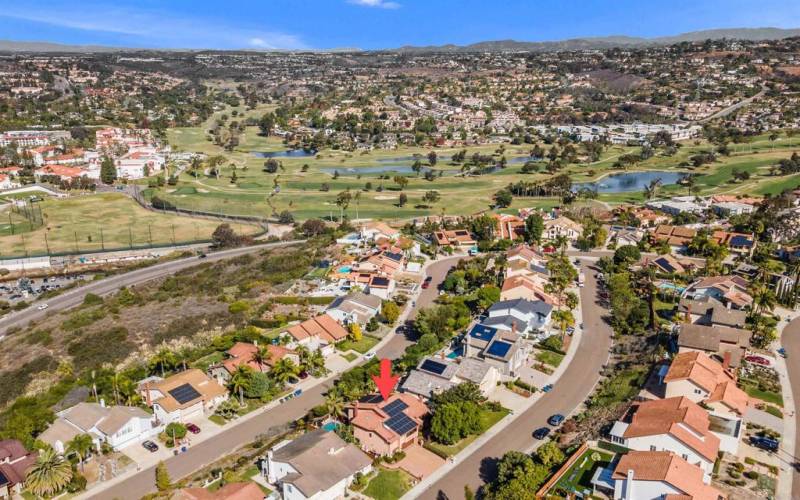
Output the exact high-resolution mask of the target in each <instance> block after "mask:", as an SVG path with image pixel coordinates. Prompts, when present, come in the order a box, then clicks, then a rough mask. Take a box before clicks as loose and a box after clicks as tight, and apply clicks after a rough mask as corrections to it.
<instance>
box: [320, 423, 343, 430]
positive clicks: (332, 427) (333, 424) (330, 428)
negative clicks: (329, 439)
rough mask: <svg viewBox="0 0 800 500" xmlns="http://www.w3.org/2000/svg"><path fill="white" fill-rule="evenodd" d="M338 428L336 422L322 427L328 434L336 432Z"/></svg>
mask: <svg viewBox="0 0 800 500" xmlns="http://www.w3.org/2000/svg"><path fill="white" fill-rule="evenodd" d="M337 427H339V424H337V423H336V422H328V423H327V424H325V425H323V426H322V428H323V429H325V430H326V431H328V432H332V431H335V430H336V428H337Z"/></svg>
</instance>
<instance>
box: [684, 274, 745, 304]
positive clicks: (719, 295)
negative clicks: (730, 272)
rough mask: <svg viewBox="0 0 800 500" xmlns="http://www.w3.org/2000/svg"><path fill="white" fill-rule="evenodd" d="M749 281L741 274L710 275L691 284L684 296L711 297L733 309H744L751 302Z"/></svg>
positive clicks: (693, 297) (694, 297) (695, 297)
mask: <svg viewBox="0 0 800 500" xmlns="http://www.w3.org/2000/svg"><path fill="white" fill-rule="evenodd" d="M749 285H750V283H749V282H748V281H747V280H746V279H744V278H742V277H741V276H710V277H708V278H703V279H701V280H699V281H696V282H694V283H692V284H691V286H690V287H689V288H688V289H687V290H686V291H685V292H684V297H688V298H692V299H699V298H702V297H704V296H708V297H713V298H715V299H717V300H719V301H720V302H722V303H723V304H725V305H726V306H728V305H730V307H732V308H734V309H745V308H747V307H748V306H749V305H750V304H752V303H753V297H752V296H751V295H750V294H749V293H748V288H749Z"/></svg>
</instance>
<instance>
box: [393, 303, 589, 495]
mask: <svg viewBox="0 0 800 500" xmlns="http://www.w3.org/2000/svg"><path fill="white" fill-rule="evenodd" d="M580 311H581V307H578V308H577V309H576V311H575V320H576V323H577V325H580V322H581V320H582V319H581V312H580ZM582 337H583V331H582V330H581V329H580V328H578V327H577V326H576V328H575V333H574V334H573V336H572V341H571V342H570V344H569V349H568V350H567V354H566V356H564V359H563V360H562V361H561V364H560V365H558V368H557V369H556V370H555V371H554V372H553V374H552V375H550V377H549V379H548V381H547V383H549V384H555V383H556V382H557V381H558V379H559V378H561V375H563V373H564V372H565V371H566V370H567V367H568V366H569V365H570V363H572V360H573V358H574V357H575V353H576V351H577V350H578V346H579V345H580V343H581V339H582ZM543 395H544V393H543V392H542V391H537V392H536V393H535V394H534V395H533V396H531V397H530V398H529V399H528V401H527V404H526V405H525V406H524V407H523V408H521V409H520V410H518V411H514V412H512V413H509V414H508V415H506V416H505V417H503V418H502V419H501V420H500V421H499V422H497V423H496V424H494V425H493V426H492V427H491V428H489V430H487V431H486V432H484V433H483V434H481V435H480V436H479V437H478V439H476V440H475V441H473V442H472V443H470V444H469V445H468V446H467V447H466V448H464V449H463V450H461V451H460V452H459V453H458V454H456V455H455V456H453V457H451V458H450V460H448V461H447V462H445V464H444V465H443V466H442V467H439V468H438V469H436V471H434V472H433V474H431V475H430V476H428V477H426V478H425V479H423V480H422V481H420V482H419V483H417V484H416V485H415V486H414V487H413V488H411V489H410V490H408V491H407V492H406V494H405V495H403V497H402V498H404V499H412V498H417V497H418V496H420V495H421V494H422V493H423V492H424V491H425V490H426V489H428V488H429V487H430V486H431V485H432V484H434V483H436V482H437V481H438V480H439V479H441V478H442V477H444V476H445V475H447V474H448V473H449V472H450V471H451V470H453V468H455V467H456V465H457V464H458V463H459V462H460V461H462V460H463V459H464V458H466V457H468V456H470V455H472V454H473V453H475V452H476V451H478V450H479V449H480V448H481V447H482V446H483V445H484V444H486V442H487V441H489V440H490V439H492V438H493V437H494V436H496V435H497V434H499V433H500V432H501V431H503V430H504V429H505V428H506V427H508V426H509V425H510V424H511V423H512V422H514V421H515V420H516V419H517V418H519V417H520V416H521V415H522V414H523V413H525V412H526V411H528V410H529V409H530V408H531V407H532V406H533V405H535V404H536V402H537V401H539V400H540V399H541V398H542V397H543ZM543 442H544V441H540V442H539V444H537V445H536V446H534V447H533V448H532V449H530V450H525V451H526V452H531V451H533V450H534V449H536V448H537V447H538V446H539V445H541V443H543Z"/></svg>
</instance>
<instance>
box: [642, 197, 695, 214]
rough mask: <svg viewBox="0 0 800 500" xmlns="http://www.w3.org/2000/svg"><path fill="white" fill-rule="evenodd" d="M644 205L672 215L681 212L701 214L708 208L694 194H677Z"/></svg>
mask: <svg viewBox="0 0 800 500" xmlns="http://www.w3.org/2000/svg"><path fill="white" fill-rule="evenodd" d="M646 206H647V208H652V209H654V210H661V211H662V212H664V213H667V214H670V215H673V216H675V215H679V214H682V213H691V214H701V213H703V212H705V211H706V209H707V208H708V204H707V203H706V202H704V201H703V200H698V198H696V197H694V196H679V197H675V198H672V199H671V200H666V201H649V202H647V204H646Z"/></svg>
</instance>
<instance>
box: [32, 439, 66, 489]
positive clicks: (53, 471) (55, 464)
mask: <svg viewBox="0 0 800 500" xmlns="http://www.w3.org/2000/svg"><path fill="white" fill-rule="evenodd" d="M71 480H72V466H71V465H70V463H69V462H68V461H67V460H64V457H62V456H61V455H59V454H58V453H56V452H55V450H53V449H52V448H45V449H43V450H42V451H40V452H39V456H38V457H37V458H36V462H35V463H34V464H33V466H32V467H31V468H30V469H29V470H28V473H27V475H26V476H25V487H26V488H27V489H28V491H30V492H31V493H33V494H34V495H36V496H37V497H48V496H52V495H53V494H55V493H58V492H59V491H61V490H62V489H64V488H65V487H66V486H67V484H69V482H70V481H71Z"/></svg>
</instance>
